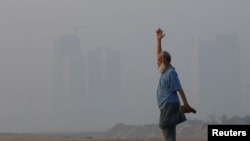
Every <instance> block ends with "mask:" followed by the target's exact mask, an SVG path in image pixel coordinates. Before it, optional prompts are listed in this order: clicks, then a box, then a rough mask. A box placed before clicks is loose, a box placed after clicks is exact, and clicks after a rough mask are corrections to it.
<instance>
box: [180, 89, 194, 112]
mask: <svg viewBox="0 0 250 141" xmlns="http://www.w3.org/2000/svg"><path fill="white" fill-rule="evenodd" d="M179 95H180V97H181V100H182V102H183V106H182V108H183V110H184V111H185V112H187V113H190V112H191V113H196V110H195V109H194V108H192V107H191V106H190V105H189V104H188V101H187V98H186V95H185V93H184V91H183V90H182V89H181V90H179Z"/></svg>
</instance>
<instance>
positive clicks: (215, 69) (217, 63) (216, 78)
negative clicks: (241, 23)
mask: <svg viewBox="0 0 250 141" xmlns="http://www.w3.org/2000/svg"><path fill="white" fill-rule="evenodd" d="M199 42H200V43H199V46H200V47H199V84H198V85H199V95H200V105H199V114H200V115H201V117H203V118H206V119H207V118H209V117H211V116H216V117H218V116H222V115H226V116H235V115H239V114H240V112H241V105H242V104H241V103H242V102H241V101H242V99H241V59H240V54H241V47H240V44H239V39H238V35H237V33H233V34H231V35H216V39H215V42H201V41H199Z"/></svg>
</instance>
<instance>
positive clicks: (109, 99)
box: [88, 48, 121, 122]
mask: <svg viewBox="0 0 250 141" xmlns="http://www.w3.org/2000/svg"><path fill="white" fill-rule="evenodd" d="M88 82H89V83H88V84H89V87H88V95H89V104H88V105H89V106H90V107H89V109H90V111H89V114H90V115H93V118H98V117H99V118H102V119H105V121H106V120H107V122H108V121H110V122H116V119H115V118H116V117H117V116H118V115H119V109H120V88H121V66H120V52H119V51H118V50H113V49H110V48H98V50H94V51H89V53H88ZM114 113H115V115H114ZM111 114H113V115H111Z"/></svg>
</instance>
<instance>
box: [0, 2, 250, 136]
mask: <svg viewBox="0 0 250 141" xmlns="http://www.w3.org/2000/svg"><path fill="white" fill-rule="evenodd" d="M249 5H250V1H249V0H239V1H236V0H207V1H205V0H203V1H201V0H188V1H176V0H1V1H0V20H1V22H0V31H1V32H0V65H1V69H0V78H1V79H0V94H1V98H0V113H1V115H0V116H1V118H0V132H31V131H49V130H57V129H59V128H60V127H56V126H53V122H54V121H53V120H50V119H51V115H52V114H53V111H52V110H51V107H52V106H53V100H52V99H51V95H52V92H53V79H52V78H53V73H52V72H53V40H54V39H55V38H58V37H61V36H64V35H67V34H72V33H74V32H75V30H77V34H78V35H79V37H80V38H81V47H82V51H83V52H84V53H85V52H87V51H88V50H92V49H96V48H99V47H109V48H114V49H119V50H120V51H121V57H122V58H121V59H122V62H121V64H122V88H121V89H122V91H121V105H122V107H123V113H124V115H123V117H122V118H121V119H119V120H118V121H119V122H124V123H128V124H150V123H157V122H158V116H159V111H158V108H157V104H156V96H155V95H156V88H157V82H158V77H159V73H158V71H157V65H156V58H155V56H154V55H155V52H154V51H155V30H156V29H157V28H158V27H161V28H162V29H163V30H164V32H166V34H167V35H166V37H165V38H164V40H163V48H164V49H167V50H168V51H169V52H171V54H172V56H173V64H174V66H175V67H176V68H177V71H178V73H179V76H180V79H181V82H182V85H183V87H184V90H185V91H186V92H187V94H186V95H187V98H188V100H189V101H190V104H191V105H192V103H193V105H194V106H198V105H196V101H194V100H192V94H189V93H188V92H189V91H192V87H190V86H191V85H189V84H188V82H189V80H188V75H189V74H188V73H187V72H186V71H185V70H186V69H187V68H190V67H191V66H190V63H191V62H189V61H188V60H190V59H189V58H188V57H189V56H190V55H187V54H186V52H188V51H190V50H191V49H192V40H193V39H195V38H197V37H199V38H200V39H201V40H202V41H214V39H215V35H216V34H231V33H232V32H237V33H238V34H239V38H240V44H241V46H242V62H241V63H242V76H244V77H243V79H242V84H243V86H242V90H243V93H246V97H247V94H249V90H250V76H249V74H248V73H249V72H250V67H249V66H250V63H249V61H248V60H249V59H250V57H249V56H250V55H249V54H250V48H249V45H250V40H249V37H250V16H249V13H250V10H249ZM247 92H248V93H247ZM247 98H249V96H248V97H247ZM247 102H248V101H247V100H245V101H243V103H241V104H242V105H244V106H245V107H247V106H248V107H250V105H249V104H248V103H247ZM218 106H219V105H218ZM233 112H234V111H232V113H231V114H233ZM242 113H243V115H244V114H250V111H249V110H248V111H247V109H244V112H243V111H242ZM188 117H189V116H188ZM190 118H199V115H198V113H197V115H196V116H193V115H190ZM104 122H105V121H104ZM74 124H77V123H74ZM111 126H112V125H110V124H107V125H105V124H103V125H101V124H100V129H101V128H104V127H111ZM97 127H99V126H95V127H91V126H84V127H76V128H74V127H73V126H72V127H70V126H69V130H77V129H81V130H89V129H90V130H92V129H97Z"/></svg>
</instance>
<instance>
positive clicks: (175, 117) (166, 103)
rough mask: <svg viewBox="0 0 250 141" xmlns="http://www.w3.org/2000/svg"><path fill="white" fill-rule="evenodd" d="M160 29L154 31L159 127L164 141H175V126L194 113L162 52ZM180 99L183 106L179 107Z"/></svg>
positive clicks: (165, 52) (166, 55) (166, 57)
mask: <svg viewBox="0 0 250 141" xmlns="http://www.w3.org/2000/svg"><path fill="white" fill-rule="evenodd" d="M164 36H165V34H163V31H162V29H160V28H159V29H157V31H156V42H157V45H156V57H157V64H158V69H159V72H160V74H161V75H160V80H159V84H158V88H157V103H158V107H159V109H160V119H159V127H160V128H161V129H162V133H163V136H164V138H165V140H166V141H176V125H177V124H179V123H182V122H184V121H186V116H185V113H196V110H195V109H194V108H192V107H191V106H190V105H189V104H188V101H187V99H186V96H185V93H184V90H183V89H182V87H181V83H180V80H179V78H178V74H177V72H176V71H175V68H174V67H173V66H172V65H171V63H170V62H171V55H170V54H169V53H168V52H167V51H162V48H161V39H162V38H163V37H164ZM178 94H179V96H180V97H181V100H182V103H183V105H182V106H180V99H179V96H178Z"/></svg>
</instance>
